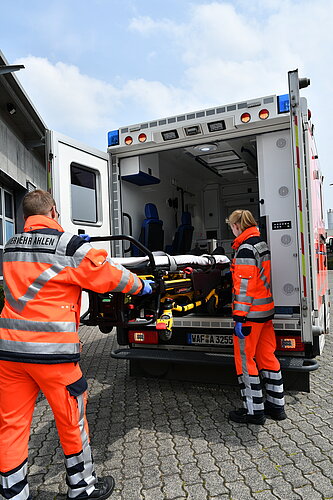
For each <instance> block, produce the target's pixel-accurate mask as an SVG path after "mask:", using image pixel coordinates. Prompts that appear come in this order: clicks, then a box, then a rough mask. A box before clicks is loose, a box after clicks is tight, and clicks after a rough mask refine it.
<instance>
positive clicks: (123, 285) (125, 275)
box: [106, 257, 137, 292]
mask: <svg viewBox="0 0 333 500" xmlns="http://www.w3.org/2000/svg"><path fill="white" fill-rule="evenodd" d="M106 260H107V261H108V262H109V263H110V264H111V265H112V266H114V267H116V268H117V269H118V270H119V271H121V272H122V276H121V279H120V282H119V283H118V285H117V286H116V287H115V288H112V289H111V290H110V292H111V291H112V292H122V291H123V290H124V288H126V286H127V285H128V283H129V280H130V276H131V274H132V273H131V271H129V270H128V269H126V268H125V267H123V266H122V265H121V264H116V263H115V262H114V261H113V260H112V259H110V258H109V257H108V258H107V259H106ZM136 289H137V288H135V289H134V291H135V290H136Z"/></svg>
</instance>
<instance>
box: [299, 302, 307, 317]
mask: <svg viewBox="0 0 333 500" xmlns="http://www.w3.org/2000/svg"><path fill="white" fill-rule="evenodd" d="M301 304H302V311H303V316H304V317H306V316H307V315H308V301H307V300H306V298H305V297H303V298H302V300H301Z"/></svg>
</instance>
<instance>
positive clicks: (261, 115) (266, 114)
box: [259, 109, 269, 120]
mask: <svg viewBox="0 0 333 500" xmlns="http://www.w3.org/2000/svg"><path fill="white" fill-rule="evenodd" d="M268 117H269V111H268V109H261V110H260V111H259V118H260V120H267V118H268Z"/></svg>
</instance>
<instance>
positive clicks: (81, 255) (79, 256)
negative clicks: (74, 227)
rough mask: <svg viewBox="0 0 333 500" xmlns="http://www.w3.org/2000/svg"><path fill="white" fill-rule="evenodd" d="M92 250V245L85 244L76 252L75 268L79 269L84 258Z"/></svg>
mask: <svg viewBox="0 0 333 500" xmlns="http://www.w3.org/2000/svg"><path fill="white" fill-rule="evenodd" d="M92 248H93V247H92V246H91V245H90V243H84V244H83V245H81V246H80V247H79V248H78V249H77V250H76V252H75V253H74V255H73V259H74V260H75V267H78V266H79V265H80V264H81V262H82V260H83V259H84V257H85V256H86V255H87V253H88V252H89V251H90V250H91V249H92Z"/></svg>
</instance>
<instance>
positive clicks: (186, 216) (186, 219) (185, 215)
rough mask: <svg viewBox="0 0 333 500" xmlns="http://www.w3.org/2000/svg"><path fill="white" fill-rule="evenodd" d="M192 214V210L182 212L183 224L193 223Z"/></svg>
mask: <svg viewBox="0 0 333 500" xmlns="http://www.w3.org/2000/svg"><path fill="white" fill-rule="evenodd" d="M191 222H192V221H191V214H190V212H183V213H182V224H183V225H186V226H190V225H191Z"/></svg>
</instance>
